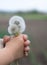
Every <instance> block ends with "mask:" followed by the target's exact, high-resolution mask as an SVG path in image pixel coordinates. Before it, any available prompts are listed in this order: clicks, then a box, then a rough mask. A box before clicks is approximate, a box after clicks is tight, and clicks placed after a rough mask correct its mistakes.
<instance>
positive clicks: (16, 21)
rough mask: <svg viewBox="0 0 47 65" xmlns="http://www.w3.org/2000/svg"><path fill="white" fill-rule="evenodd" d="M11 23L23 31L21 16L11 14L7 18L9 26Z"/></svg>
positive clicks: (23, 23) (23, 25) (23, 22)
mask: <svg viewBox="0 0 47 65" xmlns="http://www.w3.org/2000/svg"><path fill="white" fill-rule="evenodd" d="M12 24H16V25H17V26H18V27H19V29H20V30H19V32H20V33H22V32H24V31H25V27H26V26H25V21H24V19H23V18H22V17H20V16H13V17H12V18H10V20H9V25H10V26H11V25H12Z"/></svg>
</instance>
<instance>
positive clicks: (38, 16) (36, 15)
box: [0, 12, 47, 20]
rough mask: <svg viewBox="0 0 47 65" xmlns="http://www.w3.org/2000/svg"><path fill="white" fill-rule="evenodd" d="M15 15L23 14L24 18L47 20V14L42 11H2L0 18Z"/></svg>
mask: <svg viewBox="0 0 47 65" xmlns="http://www.w3.org/2000/svg"><path fill="white" fill-rule="evenodd" d="M13 15H18V16H22V17H23V18H24V19H32V20H47V14H42V13H9V12H8V13H0V18H5V19H8V18H9V17H11V16H13Z"/></svg>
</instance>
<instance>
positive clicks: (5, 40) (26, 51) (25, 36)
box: [3, 34, 30, 56]
mask: <svg viewBox="0 0 47 65" xmlns="http://www.w3.org/2000/svg"><path fill="white" fill-rule="evenodd" d="M22 38H23V40H24V50H23V51H24V55H25V56H28V52H29V51H30V47H29V45H30V41H29V40H28V37H27V35H25V34H22ZM3 39H4V43H5V44H6V43H7V42H8V41H9V40H10V39H11V38H10V36H4V38H3Z"/></svg>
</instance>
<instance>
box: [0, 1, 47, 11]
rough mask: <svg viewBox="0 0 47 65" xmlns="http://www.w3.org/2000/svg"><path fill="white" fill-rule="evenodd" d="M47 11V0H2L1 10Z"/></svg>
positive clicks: (0, 2)
mask: <svg viewBox="0 0 47 65" xmlns="http://www.w3.org/2000/svg"><path fill="white" fill-rule="evenodd" d="M34 9H35V10H38V11H41V12H47V0H0V10H2V11H3V10H4V11H30V10H34Z"/></svg>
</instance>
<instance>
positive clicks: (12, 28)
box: [8, 24, 19, 35]
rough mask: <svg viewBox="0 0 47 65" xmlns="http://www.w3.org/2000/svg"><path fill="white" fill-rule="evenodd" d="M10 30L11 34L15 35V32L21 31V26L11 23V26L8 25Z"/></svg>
mask: <svg viewBox="0 0 47 65" xmlns="http://www.w3.org/2000/svg"><path fill="white" fill-rule="evenodd" d="M8 32H9V34H12V35H14V34H16V33H17V32H19V28H18V27H17V25H15V24H12V25H10V26H9V27H8Z"/></svg>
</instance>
